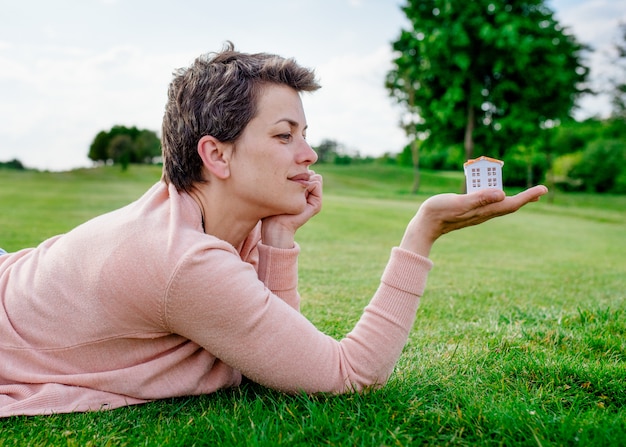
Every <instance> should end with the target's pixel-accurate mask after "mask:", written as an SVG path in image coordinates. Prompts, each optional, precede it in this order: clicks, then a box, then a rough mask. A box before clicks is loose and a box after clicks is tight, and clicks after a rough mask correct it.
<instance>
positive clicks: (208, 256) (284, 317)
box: [0, 46, 546, 416]
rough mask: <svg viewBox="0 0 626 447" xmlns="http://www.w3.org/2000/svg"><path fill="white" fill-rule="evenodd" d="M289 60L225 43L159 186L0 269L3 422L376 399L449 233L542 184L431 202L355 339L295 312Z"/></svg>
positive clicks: (299, 122) (308, 79)
mask: <svg viewBox="0 0 626 447" xmlns="http://www.w3.org/2000/svg"><path fill="white" fill-rule="evenodd" d="M317 88H319V86H318V84H317V82H316V80H315V77H314V73H313V72H312V71H310V70H308V69H305V68H302V67H300V66H298V65H297V64H296V63H295V62H294V61H293V60H288V59H283V58H280V57H278V56H274V55H267V54H243V53H239V52H236V51H235V50H234V49H233V48H232V46H229V47H227V48H226V49H224V51H222V52H221V53H218V54H213V55H210V56H203V57H200V58H198V59H197V60H196V61H195V62H194V64H192V65H191V66H190V67H189V68H187V69H181V70H179V71H177V72H176V73H175V77H174V79H173V81H172V83H171V85H170V88H169V94H168V102H167V105H166V109H165V115H164V119H163V136H162V141H163V156H164V168H163V178H162V181H160V182H158V183H157V184H156V185H154V186H153V187H152V188H151V189H150V190H148V191H147V192H146V193H145V195H144V196H142V197H141V198H140V199H138V200H137V201H136V202H134V203H131V204H130V205H128V206H126V207H124V208H121V209H119V210H116V211H113V212H111V213H108V214H105V215H102V216H99V217H97V218H95V219H93V220H90V221H88V222H86V223H85V224H83V225H80V226H78V227H77V228H75V229H73V230H72V231H70V232H68V233H67V234H65V235H60V236H57V237H54V238H51V239H49V240H47V241H45V242H43V243H42V244H41V245H39V246H38V247H37V248H33V249H26V250H21V251H18V252H16V253H10V254H5V255H2V256H0V297H1V299H2V306H1V307H0V416H9V415H18V414H24V415H29V414H30V415H32V414H48V413H62V412H74V411H88V410H98V409H103V408H116V407H120V406H124V405H131V404H137V403H142V402H146V401H150V400H154V399H161V398H167V397H173V396H182V395H197V394H205V393H211V392H213V391H215V390H217V389H220V388H224V387H230V386H236V385H238V384H239V383H240V382H241V378H242V375H243V376H246V377H248V378H249V379H251V380H253V381H256V382H258V383H261V384H263V385H265V386H268V387H271V388H275V389H278V390H282V391H285V392H299V391H305V392H308V393H315V392H331V393H344V392H352V391H358V390H361V389H363V388H364V387H367V386H376V385H382V384H384V383H385V381H386V380H387V379H388V377H389V375H390V374H391V372H392V370H393V367H394V364H395V363H396V361H397V359H398V357H399V356H400V353H401V351H402V348H403V346H404V344H405V342H406V340H407V337H408V333H409V330H410V328H411V326H412V324H413V321H414V318H415V312H416V310H417V306H418V302H419V298H420V296H421V295H422V293H423V290H424V287H425V283H426V276H427V274H428V271H429V270H430V268H431V266H432V263H431V261H430V260H429V259H428V258H427V256H428V254H429V251H430V248H431V246H432V244H433V243H434V242H435V240H436V239H437V238H438V237H439V236H441V235H442V234H444V233H447V232H449V231H452V230H455V229H459V228H463V227H466V226H469V225H475V224H478V223H481V222H483V221H486V220H488V219H490V218H493V217H496V216H499V215H503V214H507V213H511V212H513V211H515V210H517V209H519V208H520V207H521V206H523V205H524V204H526V203H528V202H531V201H536V200H538V198H539V197H540V196H541V195H543V194H544V193H545V192H546V189H545V188H544V187H543V186H538V187H535V188H531V189H529V190H527V191H525V192H523V193H521V194H519V195H517V196H514V197H508V198H505V196H504V194H503V193H502V192H501V191H496V190H485V191H480V192H477V193H475V194H471V195H454V194H447V195H440V196H435V197H432V198H430V199H429V200H427V201H426V202H425V203H424V204H423V205H422V206H421V207H420V209H419V211H418V212H417V214H416V215H415V217H414V218H413V219H412V220H411V222H410V223H409V224H408V226H407V229H406V233H405V235H404V237H403V239H402V241H401V242H400V244H399V246H398V247H396V248H394V249H392V252H391V256H390V259H389V263H388V265H387V267H386V269H385V272H384V274H383V276H382V279H381V283H380V286H379V288H378V290H377V292H376V293H375V294H374V296H373V297H372V300H371V302H370V304H369V305H368V306H367V308H366V309H365V310H364V312H363V315H362V317H361V318H360V320H359V322H358V323H357V324H356V326H355V328H354V329H353V331H351V332H350V334H348V335H347V336H346V337H345V338H344V339H343V340H341V341H336V340H334V339H332V338H331V337H329V336H326V335H324V334H323V333H321V332H319V331H318V330H317V329H316V328H315V327H314V326H313V325H312V324H311V323H310V322H309V321H308V320H307V319H306V318H304V317H303V316H302V315H301V314H300V313H299V312H298V308H299V299H300V297H299V295H298V292H297V257H298V252H299V247H298V245H297V244H296V243H295V241H294V235H295V233H296V231H297V230H298V228H300V227H301V226H302V225H303V224H305V223H306V222H307V221H308V220H309V219H310V218H311V217H312V216H314V215H315V214H316V213H318V212H319V211H320V208H321V204H322V178H321V177H320V176H319V175H318V174H316V173H314V172H313V171H311V170H310V166H311V165H312V164H314V163H315V161H316V159H317V156H316V154H315V152H314V151H313V150H312V149H311V147H310V146H309V144H308V143H307V142H306V139H305V136H306V129H307V123H306V118H305V114H304V111H303V108H302V103H301V100H300V93H301V92H304V91H314V90H316V89H317Z"/></svg>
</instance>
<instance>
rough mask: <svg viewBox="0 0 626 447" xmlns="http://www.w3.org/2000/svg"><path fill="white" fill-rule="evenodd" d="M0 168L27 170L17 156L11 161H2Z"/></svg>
mask: <svg viewBox="0 0 626 447" xmlns="http://www.w3.org/2000/svg"><path fill="white" fill-rule="evenodd" d="M0 169H14V170H16V171H25V170H26V166H24V165H23V164H22V162H21V161H19V160H18V159H17V158H14V159H13V160H9V161H0Z"/></svg>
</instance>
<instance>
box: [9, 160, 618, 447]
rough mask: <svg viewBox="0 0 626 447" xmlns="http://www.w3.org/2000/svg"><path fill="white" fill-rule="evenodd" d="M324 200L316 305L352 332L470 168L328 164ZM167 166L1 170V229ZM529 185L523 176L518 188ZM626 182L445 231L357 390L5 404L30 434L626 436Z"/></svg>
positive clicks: (344, 439) (490, 439)
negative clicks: (417, 289)
mask: <svg viewBox="0 0 626 447" xmlns="http://www.w3.org/2000/svg"><path fill="white" fill-rule="evenodd" d="M316 169H317V170H318V171H319V172H321V173H322V174H323V175H324V178H325V199H324V209H323V211H322V213H321V214H320V215H318V216H316V217H315V218H314V219H313V220H312V221H311V222H309V223H308V224H307V225H306V226H305V227H304V228H302V229H301V230H300V232H299V234H298V241H299V243H300V244H301V246H302V254H301V258H300V271H301V280H300V291H301V294H302V295H303V304H302V312H303V313H304V314H305V315H306V316H307V317H308V318H309V319H310V320H311V321H313V322H314V323H315V324H316V325H317V326H318V327H319V328H320V329H321V330H323V331H325V332H327V333H328V334H330V335H332V336H334V337H341V336H343V335H345V334H346V333H347V332H348V331H349V330H350V329H351V328H352V326H353V325H354V323H355V322H356V320H357V319H358V317H359V315H360V313H361V311H362V309H363V307H364V306H365V304H366V303H367V302H368V300H369V297H370V296H371V294H372V293H373V291H374V290H375V288H376V286H377V284H378V280H379V278H380V274H381V273H382V270H383V268H384V265H385V262H386V260H387V258H388V255H389V250H390V248H391V246H393V245H395V244H397V243H398V241H399V240H400V238H401V236H402V233H403V230H404V226H405V224H406V223H407V221H408V220H409V219H410V217H411V216H412V215H413V213H414V212H415V211H416V210H417V208H418V206H419V204H420V203H421V201H422V200H424V199H425V198H426V197H427V196H429V195H431V194H434V193H438V192H444V191H452V192H454V191H457V190H458V189H459V187H460V185H461V182H462V175H461V174H460V173H429V172H424V173H422V182H423V188H422V192H421V193H420V194H418V195H417V196H413V195H410V194H408V191H409V189H410V186H411V181H412V177H411V176H412V174H411V171H410V170H404V169H398V168H393V167H386V166H356V167H335V166H318V167H317V168H316ZM158 178H159V171H158V170H157V169H155V168H138V167H134V166H133V167H131V168H130V170H129V172H127V173H121V172H119V169H117V168H105V169H97V170H83V171H75V172H70V173H54V174H50V173H15V172H8V171H0V209H1V210H2V212H1V213H0V246H3V247H5V248H8V249H10V250H16V249H18V248H21V247H23V246H32V245H34V244H37V243H38V242H40V241H41V240H42V239H43V238H45V237H47V236H50V235H52V234H55V233H58V232H63V231H67V230H69V229H70V228H71V227H73V226H74V225H76V224H77V223H79V222H81V221H83V220H85V219H87V218H89V217H91V216H93V215H96V214H99V213H102V212H105V211H108V210H110V209H113V208H116V207H118V206H121V205H123V204H125V203H127V202H128V201H130V200H133V199H134V198H136V197H138V196H139V195H140V194H141V193H142V192H143V191H145V189H146V188H147V187H149V186H150V185H151V184H152V183H154V182H155V181H157V180H158ZM511 192H513V191H511ZM625 222H626V197H625V196H596V195H586V194H558V193H557V194H556V196H555V198H554V203H548V201H546V200H542V201H541V202H539V203H535V204H531V205H529V206H528V207H526V208H524V209H522V210H521V211H519V212H518V213H516V214H514V215H511V216H506V217H503V218H500V219H498V220H494V221H491V222H488V223H486V224H484V225H481V226H478V227H472V228H468V229H465V230H462V231H460V232H457V233H452V234H449V235H446V236H444V238H442V239H441V240H440V241H438V242H437V244H436V246H435V248H434V249H433V252H432V255H431V257H432V259H433V261H434V262H435V268H434V269H433V271H432V273H431V275H430V277H429V280H428V287H427V290H426V293H425V296H424V297H423V300H422V304H421V307H420V310H419V311H418V317H417V321H416V323H415V327H414V330H413V332H412V334H411V337H410V340H409V342H408V344H407V347H406V349H405V351H404V353H403V355H402V357H401V358H400V361H399V363H398V366H397V368H396V372H395V373H394V375H393V376H392V378H391V380H390V382H389V383H388V384H387V385H386V386H385V387H383V388H382V389H379V390H372V391H368V392H366V393H364V394H361V395H348V396H286V395H283V394H280V393H277V392H274V391H271V390H268V389H265V388H263V387H260V386H258V385H253V384H246V385H244V386H242V387H240V388H238V389H233V390H226V391H222V392H218V393H215V394H213V395H208V396H201V397H189V398H177V399H167V400H163V401H160V402H154V403H150V404H146V405H141V406H136V407H128V408H122V409H118V410H114V411H108V412H101V413H88V414H72V415H55V416H46V417H15V418H6V419H0V446H1V447H3V446H14V445H15V446H18V445H19V446H22V445H67V446H83V445H94V446H96V445H97V446H101V445H110V446H114V445H115V446H117V445H151V446H157V445H177V446H190V445H264V446H273V445H290V446H291V445H335V446H353V445H358V446H382V445H386V446H407V445H437V446H439V445H484V446H492V445H494V446H495V445H515V446H517V445H522V446H553V445H554V446H557V445H559V446H560V445H565V446H569V445H571V446H577V445H580V446H589V445H598V446H605V445H624V440H625V439H626V409H625V408H626V251H625V250H624V247H625V246H626V223H625Z"/></svg>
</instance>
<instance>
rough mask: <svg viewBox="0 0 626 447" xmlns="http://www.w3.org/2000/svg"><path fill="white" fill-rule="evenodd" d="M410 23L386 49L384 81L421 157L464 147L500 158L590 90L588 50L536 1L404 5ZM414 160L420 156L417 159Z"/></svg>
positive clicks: (413, 1)
mask: <svg viewBox="0 0 626 447" xmlns="http://www.w3.org/2000/svg"><path fill="white" fill-rule="evenodd" d="M403 11H404V13H405V14H406V16H407V18H408V19H409V21H410V23H411V27H410V28H409V29H403V30H401V32H400V37H399V38H398V39H397V40H396V41H395V42H394V43H393V50H394V51H395V52H396V57H395V59H394V61H393V62H394V65H395V66H394V68H393V69H392V70H390V71H389V73H388V74H387V78H386V87H387V89H388V90H389V94H390V96H391V97H392V98H394V99H395V100H396V101H398V102H399V103H400V104H403V105H404V106H406V108H407V113H408V114H409V115H410V116H413V117H418V118H417V119H413V120H410V123H409V124H410V125H409V126H406V125H405V129H406V131H407V134H408V135H409V136H414V137H416V138H419V139H421V140H423V141H422V144H421V145H416V147H419V146H421V147H422V148H424V149H435V148H442V147H443V148H445V147H447V146H453V145H460V144H462V145H463V147H464V153H465V159H469V158H472V157H473V156H474V148H475V146H479V147H480V148H481V153H482V154H485V155H491V156H494V157H499V158H502V157H503V156H504V154H505V152H506V150H507V149H509V148H510V147H513V146H518V145H531V144H532V142H533V141H534V140H535V139H536V137H537V135H538V133H539V132H540V131H541V128H542V127H545V125H546V123H558V122H559V121H560V120H563V119H566V118H567V117H568V115H569V113H570V111H571V110H572V108H573V106H574V104H575V100H576V99H577V97H578V96H579V95H580V94H582V93H583V92H585V91H587V90H586V88H585V86H584V82H585V81H586V78H587V75H588V72H589V70H588V68H587V67H586V66H584V65H583V63H582V57H583V53H584V51H585V50H586V49H587V47H585V46H583V45H581V44H579V43H578V42H577V41H576V40H575V38H574V37H573V36H571V35H568V34H566V33H565V32H564V30H562V28H561V27H560V26H559V24H558V23H557V21H556V20H555V19H554V17H553V13H552V11H551V10H550V9H549V8H548V7H546V6H545V5H544V4H543V0H503V1H499V2H494V1H493V0H474V1H471V2H467V1H463V0H408V1H407V4H406V6H404V7H403ZM415 158H416V159H419V157H415Z"/></svg>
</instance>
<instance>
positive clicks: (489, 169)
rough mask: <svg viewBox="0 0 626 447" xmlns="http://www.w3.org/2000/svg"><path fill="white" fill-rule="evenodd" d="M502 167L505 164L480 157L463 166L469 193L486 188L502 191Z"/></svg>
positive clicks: (468, 161)
mask: <svg viewBox="0 0 626 447" xmlns="http://www.w3.org/2000/svg"><path fill="white" fill-rule="evenodd" d="M502 165H504V162H503V161H501V160H496V159H495V158H489V157H478V158H475V159H474V160H467V161H466V162H465V163H464V164H463V169H464V170H465V181H466V184H467V192H468V193H470V192H472V191H478V190H479V189H484V188H498V189H502Z"/></svg>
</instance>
